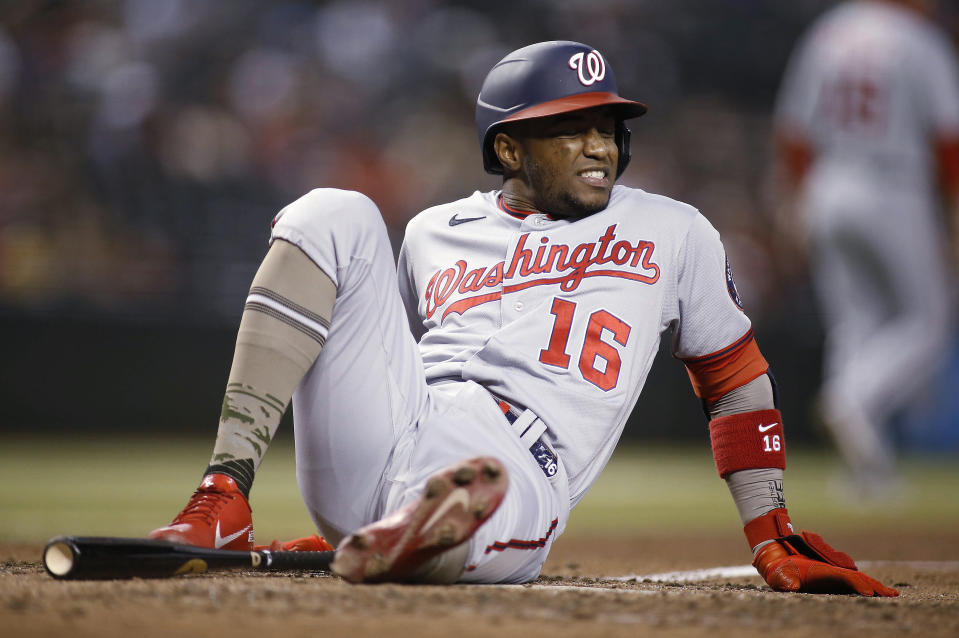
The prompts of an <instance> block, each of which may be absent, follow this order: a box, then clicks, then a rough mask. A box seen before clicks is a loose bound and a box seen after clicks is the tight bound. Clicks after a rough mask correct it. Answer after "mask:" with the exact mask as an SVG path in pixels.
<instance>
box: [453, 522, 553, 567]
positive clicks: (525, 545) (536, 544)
mask: <svg viewBox="0 0 959 638" xmlns="http://www.w3.org/2000/svg"><path fill="white" fill-rule="evenodd" d="M557 525H559V519H555V518H554V519H553V520H552V522H551V523H550V524H549V529H548V530H546V535H545V536H543V537H542V538H539V539H536V540H527V541H524V540H519V539H516V538H511V539H509V540H508V541H494V542H493V544H492V545H487V546H486V550H484V552H483V553H484V554H489V553H491V552H504V551H506V550H507V549H542V548H543V547H546V541H548V540H549V537H550V536H552V535H553V532H555V531H556V526H557ZM477 567H478V565H469V566H468V567H467V568H466V571H468V572H471V571H473V570H474V569H476V568H477Z"/></svg>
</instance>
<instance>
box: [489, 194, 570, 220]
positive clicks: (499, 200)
mask: <svg viewBox="0 0 959 638" xmlns="http://www.w3.org/2000/svg"><path fill="white" fill-rule="evenodd" d="M496 205H497V206H498V207H499V209H500V210H501V211H503V212H504V213H506V214H507V215H510V216H512V217H515V218H516V219H526V218H527V217H529V216H530V215H535V214H536V213H538V212H539V211H535V210H519V209H518V208H513V207H511V206H510V205H509V204H507V203H506V201H505V200H504V199H503V193H500V194H499V195H497V196H496ZM545 215H546V216H547V217H548V218H549V219H552V220H554V221H555V219H556V218H555V217H553V216H552V215H550V214H549V213H545Z"/></svg>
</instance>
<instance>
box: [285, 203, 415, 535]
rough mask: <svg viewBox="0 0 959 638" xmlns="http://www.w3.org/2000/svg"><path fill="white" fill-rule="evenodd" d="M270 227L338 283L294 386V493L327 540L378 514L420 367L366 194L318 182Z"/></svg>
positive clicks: (409, 423)
mask: <svg viewBox="0 0 959 638" xmlns="http://www.w3.org/2000/svg"><path fill="white" fill-rule="evenodd" d="M273 236H274V237H275V238H282V239H285V240H287V241H290V242H292V243H294V244H296V245H297V246H299V247H300V248H301V249H302V250H303V251H304V252H305V253H306V254H307V255H308V256H309V257H310V258H311V259H312V260H313V261H314V262H316V264H317V265H318V266H320V268H322V269H323V270H324V272H326V273H327V274H328V275H329V276H330V277H331V278H332V279H333V282H334V283H335V284H336V287H337V294H336V301H335V303H334V306H333V315H332V318H331V325H330V330H329V335H328V337H327V341H326V344H325V346H324V348H323V351H322V352H321V353H320V356H319V358H318V359H317V361H316V363H315V364H314V365H313V367H312V368H311V369H310V371H309V372H308V373H307V375H306V376H305V377H304V379H303V380H302V382H301V383H300V385H299V387H298V388H297V390H296V392H295V393H294V395H293V420H294V434H295V445H296V473H297V480H298V483H299V487H300V492H301V494H302V497H303V500H304V502H305V503H306V506H307V508H308V510H309V511H310V514H311V516H312V517H313V519H314V521H315V522H316V523H317V526H318V527H319V528H320V530H321V532H322V533H323V534H324V535H325V536H327V538H328V539H329V540H330V541H331V542H334V543H335V542H337V541H338V540H339V538H340V537H342V536H343V535H345V534H347V533H349V532H351V531H353V530H355V529H356V528H358V527H361V526H363V525H366V524H368V523H370V522H372V521H374V520H376V518H378V517H379V515H381V514H382V508H383V499H384V497H385V495H384V494H383V489H382V488H383V478H384V475H386V474H388V473H389V471H390V466H391V464H392V463H393V462H394V460H395V459H396V457H397V456H402V455H403V454H404V453H406V452H404V450H407V449H408V447H409V445H410V444H411V443H412V438H411V434H412V431H413V430H414V427H415V424H416V422H417V420H418V419H419V418H420V416H421V415H422V414H423V413H424V412H425V410H426V406H427V401H426V382H425V374H424V372H423V365H422V360H421V358H420V355H419V349H418V347H417V346H416V343H415V341H414V340H413V337H412V335H411V334H410V331H409V327H408V323H407V319H406V313H405V311H404V309H403V305H402V302H401V300H400V296H399V292H398V288H397V284H396V269H395V265H394V262H393V252H392V248H391V247H390V243H389V240H388V238H387V234H386V227H385V225H384V223H383V220H382V217H381V216H380V213H379V211H378V209H377V208H376V206H375V205H374V204H373V203H372V202H371V201H370V200H369V199H367V198H366V197H365V196H362V195H360V194H358V193H351V192H348V191H339V190H335V189H317V190H315V191H312V192H311V193H309V194H308V195H306V196H304V197H303V198H301V199H299V200H297V201H296V202H294V203H293V204H291V205H290V206H288V207H287V208H286V209H284V210H283V211H282V212H281V214H280V215H279V216H278V219H277V222H276V224H275V227H274V230H273Z"/></svg>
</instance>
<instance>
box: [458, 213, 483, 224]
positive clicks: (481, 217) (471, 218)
mask: <svg viewBox="0 0 959 638" xmlns="http://www.w3.org/2000/svg"><path fill="white" fill-rule="evenodd" d="M478 219H486V215H482V216H480V217H464V218H462V219H461V218H459V217H457V216H456V215H453V216H452V217H450V226H459V225H460V224H465V223H466V222H475V221H476V220H478Z"/></svg>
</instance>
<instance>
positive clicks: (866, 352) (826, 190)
mask: <svg viewBox="0 0 959 638" xmlns="http://www.w3.org/2000/svg"><path fill="white" fill-rule="evenodd" d="M858 171H859V169H857V168H855V167H852V168H850V167H848V166H843V167H840V166H836V165H832V166H827V165H822V166H820V167H818V168H817V170H816V171H815V173H814V174H813V175H811V177H810V180H809V183H808V188H807V190H806V198H805V200H804V206H803V208H804V215H805V216H806V219H807V220H808V225H809V232H810V235H811V241H812V254H811V259H812V268H813V277H814V284H815V288H816V292H817V294H818V296H819V299H820V305H821V307H822V312H823V319H824V327H825V331H826V344H825V352H824V358H825V361H824V381H823V388H822V395H821V399H822V407H823V410H824V416H825V417H826V420H827V423H828V425H829V426H830V428H831V429H832V430H833V434H834V436H835V438H836V441H837V444H838V446H839V449H840V452H841V454H842V455H843V457H844V458H845V460H846V461H847V462H848V463H849V465H850V466H851V469H852V470H853V471H854V472H859V473H860V477H861V478H867V477H868V478H872V479H875V480H882V479H883V478H884V476H883V474H887V473H888V472H889V471H891V470H892V466H893V460H894V454H893V446H892V444H891V439H890V433H889V432H888V425H889V420H890V419H891V418H892V417H893V416H895V415H896V414H897V413H900V412H901V411H904V410H909V409H910V408H912V407H915V405H916V404H917V403H921V402H922V400H923V396H924V395H923V392H924V391H925V390H931V389H932V387H933V386H934V385H935V381H936V379H937V378H938V376H937V375H938V374H939V372H940V370H941V369H942V366H943V363H944V361H945V357H946V355H947V353H948V351H949V347H950V344H951V343H952V338H953V335H952V322H951V311H952V293H951V289H950V285H949V278H948V269H947V265H946V260H945V251H944V241H943V231H942V230H941V228H940V225H939V224H938V223H937V221H936V217H935V214H936V209H935V204H934V203H933V202H932V201H930V200H929V197H928V196H925V195H922V194H921V193H923V192H924V189H920V188H909V185H908V184H901V183H898V180H897V179H896V176H892V175H890V176H887V179H885V180H882V179H878V180H877V179H876V176H875V175H865V174H863V173H860V172H858ZM882 184H885V186H887V187H885V188H884V187H882V186H881V185H882ZM885 478H888V476H886V477H885Z"/></svg>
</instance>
